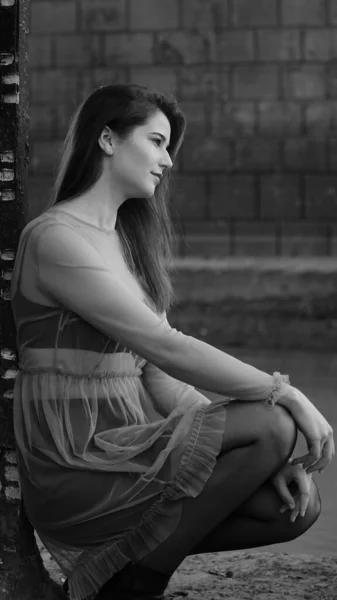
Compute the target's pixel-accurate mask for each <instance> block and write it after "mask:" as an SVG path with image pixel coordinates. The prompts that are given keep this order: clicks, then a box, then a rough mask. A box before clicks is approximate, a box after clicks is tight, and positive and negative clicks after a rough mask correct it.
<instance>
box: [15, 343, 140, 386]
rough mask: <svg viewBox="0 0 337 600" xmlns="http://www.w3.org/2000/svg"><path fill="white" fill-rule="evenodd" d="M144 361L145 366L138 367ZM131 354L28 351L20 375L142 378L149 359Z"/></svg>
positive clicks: (23, 356) (85, 351)
mask: <svg viewBox="0 0 337 600" xmlns="http://www.w3.org/2000/svg"><path fill="white" fill-rule="evenodd" d="M137 358H138V363H139V361H141V365H139V364H136V360H137ZM137 358H135V357H134V356H133V355H132V354H131V353H127V352H115V353H114V354H99V353H97V352H92V351H91V350H73V349H68V348H61V349H60V348H59V349H57V351H55V349H53V348H27V347H26V348H25V349H24V350H23V351H22V352H21V353H20V357H19V364H18V367H19V371H20V372H21V373H24V374H32V375H34V374H43V373H50V374H54V375H62V376H64V377H75V378H84V379H85V378H89V377H90V378H97V379H103V378H116V377H140V376H141V374H142V368H141V366H142V365H144V364H145V363H146V360H145V359H141V358H140V357H137Z"/></svg>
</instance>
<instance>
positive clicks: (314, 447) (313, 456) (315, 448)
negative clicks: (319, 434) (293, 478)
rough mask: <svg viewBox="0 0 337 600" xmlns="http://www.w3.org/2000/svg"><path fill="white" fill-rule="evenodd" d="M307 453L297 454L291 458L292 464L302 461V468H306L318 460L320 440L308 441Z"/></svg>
mask: <svg viewBox="0 0 337 600" xmlns="http://www.w3.org/2000/svg"><path fill="white" fill-rule="evenodd" d="M307 445H308V450H309V452H308V454H304V455H303V456H298V457H297V458H294V459H293V460H292V464H293V465H299V464H301V463H302V466H303V469H307V468H308V467H309V466H312V465H313V464H314V463H316V462H317V461H318V459H319V458H320V456H321V440H314V441H312V442H311V443H310V444H309V443H308V444H307Z"/></svg>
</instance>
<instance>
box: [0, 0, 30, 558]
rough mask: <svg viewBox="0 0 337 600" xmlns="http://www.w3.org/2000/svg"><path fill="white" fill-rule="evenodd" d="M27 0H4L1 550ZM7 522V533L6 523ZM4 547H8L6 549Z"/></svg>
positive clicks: (0, 55)
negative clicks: (12, 283) (11, 298)
mask: <svg viewBox="0 0 337 600" xmlns="http://www.w3.org/2000/svg"><path fill="white" fill-rule="evenodd" d="M28 12H29V0H21V1H20V4H19V1H18V0H0V95H1V96H0V261H1V262H0V266H1V271H0V303H1V304H0V311H1V312H0V319H1V321H0V324H1V337H0V344H1V350H0V352H1V355H0V368H1V379H0V386H1V387H0V484H1V485H0V511H1V512H0V514H1V522H0V537H1V541H0V544H1V545H0V552H1V553H2V552H3V551H6V550H13V549H14V548H13V526H14V523H15V522H16V515H17V513H18V506H19V500H20V490H19V482H18V475H17V469H16V466H15V453H14V451H13V449H14V438H13V423H12V400H13V385H14V381H15V375H16V347H15V335H16V334H15V327H14V322H13V318H12V312H11V305H10V281H11V272H12V269H13V262H14V258H15V251H16V247H17V243H18V238H19V235H20V232H21V230H22V227H23V206H24V192H25V181H26V170H27V169H26V166H27V160H28V141H27V140H28V138H27V136H28V131H27V129H28V98H27V69H26V62H27V43H28ZM3 523H6V526H5V531H4V525H3ZM3 544H4V547H2V545H3Z"/></svg>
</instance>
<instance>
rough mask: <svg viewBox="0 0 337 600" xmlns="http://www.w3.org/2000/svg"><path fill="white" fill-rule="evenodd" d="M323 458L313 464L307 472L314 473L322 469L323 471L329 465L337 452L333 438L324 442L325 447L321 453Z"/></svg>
mask: <svg viewBox="0 0 337 600" xmlns="http://www.w3.org/2000/svg"><path fill="white" fill-rule="evenodd" d="M321 454H322V455H321V458H320V459H319V460H318V461H317V462H316V463H315V464H313V465H311V466H310V467H309V468H308V470H307V472H308V473H313V472H314V471H320V472H322V471H323V470H324V469H325V467H327V466H328V465H329V464H330V462H331V460H332V457H333V456H334V454H335V445H334V441H333V438H332V437H331V438H329V439H328V440H327V441H326V442H325V443H324V444H323V448H322V453H321Z"/></svg>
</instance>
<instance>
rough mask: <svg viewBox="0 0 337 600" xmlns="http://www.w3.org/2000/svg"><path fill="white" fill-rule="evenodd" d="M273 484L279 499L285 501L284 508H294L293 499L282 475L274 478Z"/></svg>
mask: <svg viewBox="0 0 337 600" xmlns="http://www.w3.org/2000/svg"><path fill="white" fill-rule="evenodd" d="M274 485H275V487H276V489H277V492H278V494H279V496H280V498H281V500H283V502H285V506H286V508H290V509H293V508H295V500H294V498H293V496H292V495H291V493H290V490H289V488H288V486H287V483H286V480H285V479H284V478H283V477H282V478H277V479H276V480H275V483H274ZM282 508H283V507H282ZM280 512H284V511H283V510H282V509H280Z"/></svg>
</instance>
